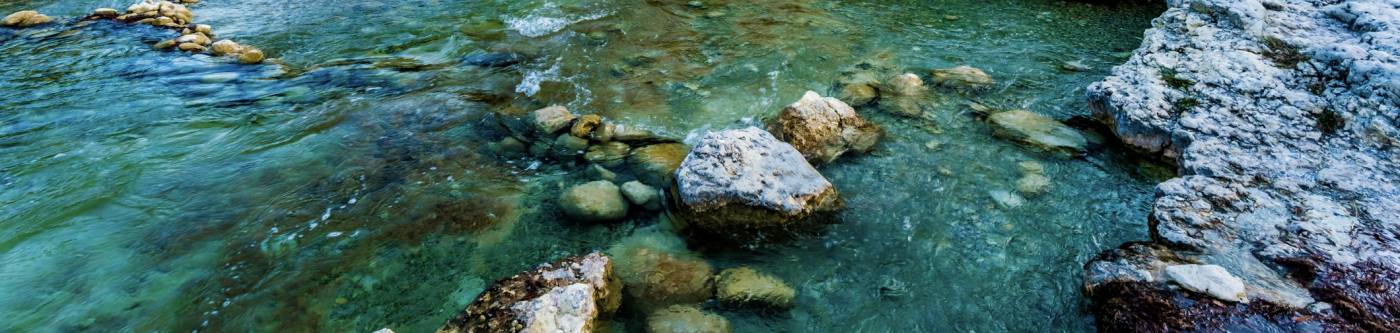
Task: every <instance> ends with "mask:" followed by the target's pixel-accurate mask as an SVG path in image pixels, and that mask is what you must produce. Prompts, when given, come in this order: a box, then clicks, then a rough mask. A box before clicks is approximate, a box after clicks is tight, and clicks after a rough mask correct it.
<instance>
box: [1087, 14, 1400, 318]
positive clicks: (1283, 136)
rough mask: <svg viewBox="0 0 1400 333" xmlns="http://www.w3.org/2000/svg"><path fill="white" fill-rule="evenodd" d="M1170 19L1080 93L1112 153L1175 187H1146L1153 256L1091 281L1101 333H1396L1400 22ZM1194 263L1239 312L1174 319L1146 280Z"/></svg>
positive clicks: (1394, 18)
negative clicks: (1239, 290) (1231, 296)
mask: <svg viewBox="0 0 1400 333" xmlns="http://www.w3.org/2000/svg"><path fill="white" fill-rule="evenodd" d="M1170 3H1171V8H1169V9H1168V10H1167V11H1166V12H1165V13H1163V14H1162V16H1161V17H1159V18H1157V19H1156V21H1154V25H1153V28H1152V29H1149V30H1147V31H1146V33H1145V34H1146V35H1145V37H1144V40H1143V43H1142V46H1141V47H1140V48H1139V49H1138V50H1137V51H1136V52H1135V53H1134V54H1133V56H1132V57H1131V58H1130V59H1128V61H1127V63H1125V64H1123V65H1121V66H1118V67H1116V68H1114V69H1113V72H1112V75H1110V76H1109V77H1107V78H1105V79H1104V80H1103V81H1101V82H1098V83H1095V84H1093V85H1091V86H1090V87H1089V89H1088V92H1087V94H1088V98H1089V102H1090V108H1091V109H1092V111H1093V112H1094V114H1095V116H1096V117H1097V118H1099V119H1100V120H1101V121H1103V122H1104V123H1105V124H1107V125H1108V126H1109V128H1110V129H1111V130H1112V131H1113V132H1114V133H1115V134H1116V135H1117V137H1118V138H1120V139H1122V141H1123V142H1125V143H1127V144H1128V145H1129V146H1131V147H1134V148H1136V149H1138V150H1141V151H1143V152H1147V153H1152V154H1158V155H1161V156H1163V157H1165V158H1168V159H1171V160H1174V161H1175V162H1177V163H1178V164H1179V170H1180V173H1181V174H1180V176H1179V177H1178V178H1175V179H1171V180H1168V181H1166V182H1164V183H1162V184H1160V185H1159V186H1158V187H1157V191H1158V194H1157V199H1156V202H1155V203H1154V204H1153V207H1152V213H1151V222H1152V226H1153V227H1152V228H1151V230H1152V232H1153V235H1152V239H1153V240H1154V241H1155V242H1156V243H1158V244H1154V245H1153V246H1126V247H1124V248H1120V249H1116V250H1112V251H1109V252H1106V253H1105V254H1103V255H1102V256H1100V258H1099V259H1096V260H1095V261H1093V262H1090V263H1089V264H1088V265H1086V271H1087V274H1086V286H1088V287H1089V294H1090V295H1092V298H1093V299H1094V304H1095V308H1096V315H1097V316H1098V319H1099V324H1100V327H1101V328H1105V329H1124V330H1146V331H1160V330H1201V331H1211V330H1222V329H1224V328H1223V327H1227V326H1228V325H1236V324H1238V323H1251V325H1256V326H1255V329H1254V330H1260V331H1266V330H1273V331H1289V330H1293V329H1295V328H1296V327H1298V326H1300V325H1310V326H1312V327H1315V328H1314V329H1316V327H1321V328H1322V330H1324V331H1327V330H1332V331H1391V330H1393V329H1394V328H1395V327H1400V245H1398V244H1400V239H1397V238H1400V236H1397V235H1400V232H1398V231H1400V159H1397V156H1400V147H1397V145H1396V142H1397V141H1396V140H1395V138H1397V137H1400V136H1397V134H1398V133H1400V132H1397V131H1396V130H1395V128H1396V124H1400V85H1397V82H1400V8H1397V7H1396V6H1395V3H1394V2H1393V1H1390V0H1355V1H1343V2H1338V1H1323V0H1300V1H1287V2H1276V1H1261V0H1230V1H1225V0H1185V1H1170ZM1144 247H1147V248H1153V249H1156V250H1151V251H1144V250H1141V248H1144ZM1125 258H1132V259H1125ZM1190 262H1207V263H1212V264H1216V265H1220V266H1221V267H1223V268H1224V269H1225V270H1227V271H1229V272H1230V273H1232V274H1233V275H1235V276H1238V277H1239V278H1240V279H1241V280H1242V282H1243V283H1244V285H1245V286H1246V289H1247V290H1248V291H1249V295H1248V296H1249V301H1250V303H1249V304H1248V305H1247V306H1245V305H1223V304H1219V303H1212V302H1182V301H1180V300H1186V299H1190V298H1191V297H1189V296H1188V297H1175V296H1173V295H1180V292H1178V291H1174V290H1173V289H1172V288H1170V285H1168V284H1167V283H1166V280H1165V279H1161V278H1160V276H1158V277H1159V278H1153V276H1154V275H1157V274H1159V273H1154V272H1160V270H1161V268H1160V267H1161V266H1165V265H1173V264H1180V263H1190ZM1144 273H1147V274H1144ZM1144 299H1149V300H1151V301H1147V302H1144V301H1143V300H1144ZM1129 305H1131V306H1129ZM1148 305H1150V306H1148ZM1148 310H1150V312H1152V313H1155V314H1147V313H1144V311H1148ZM1158 314H1173V315H1172V316H1163V315H1158ZM1280 314H1284V315H1280ZM1173 316H1175V317H1173ZM1247 318H1254V319H1247ZM1258 318H1262V319H1263V320H1259V319H1258Z"/></svg>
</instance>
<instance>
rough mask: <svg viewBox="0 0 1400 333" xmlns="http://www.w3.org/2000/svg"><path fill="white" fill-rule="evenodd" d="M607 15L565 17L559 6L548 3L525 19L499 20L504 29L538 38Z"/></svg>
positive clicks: (595, 13)
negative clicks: (503, 23) (504, 24)
mask: <svg viewBox="0 0 1400 333" xmlns="http://www.w3.org/2000/svg"><path fill="white" fill-rule="evenodd" d="M608 14H610V13H608V12H607V11H596V12H592V13H588V14H583V15H567V14H564V12H563V11H562V10H560V9H559V6H556V5H554V4H552V3H550V4H545V5H544V6H543V7H540V8H537V9H535V10H532V11H530V14H528V15H525V17H509V16H507V17H503V18H501V20H502V21H505V22H506V27H508V28H510V30H515V32H518V33H520V34H521V35H525V36H526V37H539V36H544V35H548V34H551V33H554V32H557V31H559V30H563V29H564V27H567V26H569V25H570V24H574V23H578V22H583V21H588V20H596V19H600V18H603V17H606V16H608Z"/></svg>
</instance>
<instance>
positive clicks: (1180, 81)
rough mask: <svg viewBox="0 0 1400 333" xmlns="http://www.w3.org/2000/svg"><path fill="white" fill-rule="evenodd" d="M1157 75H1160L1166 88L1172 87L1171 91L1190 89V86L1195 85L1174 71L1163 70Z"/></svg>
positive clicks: (1169, 69)
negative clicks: (1165, 83)
mask: <svg viewBox="0 0 1400 333" xmlns="http://www.w3.org/2000/svg"><path fill="white" fill-rule="evenodd" d="M1158 73H1159V74H1161V77H1162V81H1166V82H1167V86H1168V87H1172V89H1176V90H1186V88H1190V87H1191V86H1192V85H1195V84H1196V81H1191V80H1190V79H1185V78H1182V77H1181V76H1179V75H1180V73H1177V71H1176V70H1175V69H1171V68H1163V69H1161V70H1160V71H1158Z"/></svg>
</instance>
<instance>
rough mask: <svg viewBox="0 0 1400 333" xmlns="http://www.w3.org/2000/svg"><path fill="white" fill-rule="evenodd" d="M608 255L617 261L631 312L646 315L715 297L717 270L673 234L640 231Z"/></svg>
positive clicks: (610, 249) (612, 248)
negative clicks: (669, 306)
mask: <svg viewBox="0 0 1400 333" xmlns="http://www.w3.org/2000/svg"><path fill="white" fill-rule="evenodd" d="M608 254H610V255H612V256H613V257H614V258H618V276H619V277H620V278H621V280H622V282H623V283H626V284H627V289H626V294H627V304H628V306H627V307H628V308H629V309H638V310H643V313H646V312H649V311H651V310H653V309H658V308H661V307H665V306H668V305H672V304H695V303H700V302H703V301H705V300H707V299H710V298H711V297H713V296H714V294H715V293H714V284H713V283H712V281H711V280H712V278H713V276H714V269H713V268H711V267H710V264H709V263H707V262H705V261H704V260H701V259H700V257H698V256H696V255H695V254H693V253H691V252H690V250H687V249H686V248H685V242H683V241H681V239H679V238H676V237H675V236H674V235H670V234H668V233H665V232H660V231H653V230H644V231H639V232H637V233H636V234H633V235H631V236H628V237H627V238H624V239H623V240H622V241H621V242H619V243H618V244H617V245H613V246H612V247H611V248H609V249H608Z"/></svg>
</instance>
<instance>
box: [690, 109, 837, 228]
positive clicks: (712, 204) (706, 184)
mask: <svg viewBox="0 0 1400 333" xmlns="http://www.w3.org/2000/svg"><path fill="white" fill-rule="evenodd" d="M676 185H677V186H676V189H675V190H676V191H675V192H676V197H677V201H678V203H679V207H678V209H679V211H678V212H677V217H679V218H680V224H681V225H682V226H684V227H687V228H691V229H692V230H694V231H697V232H700V233H703V234H709V235H713V236H718V237H721V238H725V239H729V240H733V241H738V242H751V241H756V240H760V239H764V238H768V237H776V236H781V235H787V234H791V233H793V232H796V231H804V230H808V229H811V228H812V227H813V226H816V225H819V224H820V221H821V220H824V218H823V217H825V216H826V215H828V214H830V213H832V212H835V211H836V210H838V209H840V208H841V206H842V203H841V200H840V199H839V198H838V195H837V192H836V188H835V187H834V186H832V185H831V182H829V181H827V180H826V178H825V177H822V175H821V173H818V172H817V170H816V169H815V168H813V167H812V165H811V164H808V163H807V160H806V159H805V158H803V157H802V154H801V153H798V152H797V150H796V149H794V148H792V146H791V145H789V144H787V143H784V142H782V141H778V139H777V138H775V137H773V135H771V134H769V133H768V132H765V131H763V130H762V129H759V128H757V127H749V128H744V129H734V130H725V131H719V132H711V133H708V134H706V135H705V136H704V137H702V138H701V139H700V140H699V142H698V144H697V145H696V146H695V148H694V149H693V150H691V152H690V155H688V156H686V158H685V161H683V162H681V165H680V168H678V169H677V171H676Z"/></svg>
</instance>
